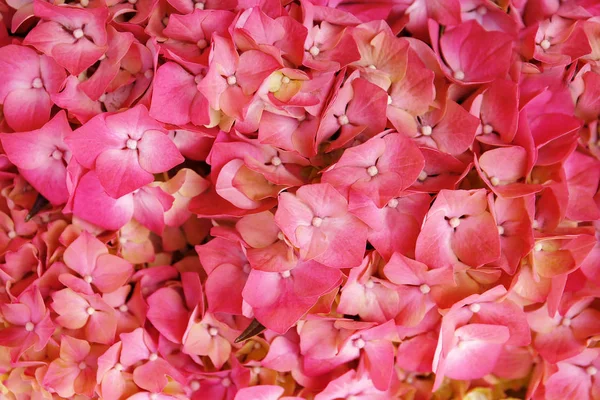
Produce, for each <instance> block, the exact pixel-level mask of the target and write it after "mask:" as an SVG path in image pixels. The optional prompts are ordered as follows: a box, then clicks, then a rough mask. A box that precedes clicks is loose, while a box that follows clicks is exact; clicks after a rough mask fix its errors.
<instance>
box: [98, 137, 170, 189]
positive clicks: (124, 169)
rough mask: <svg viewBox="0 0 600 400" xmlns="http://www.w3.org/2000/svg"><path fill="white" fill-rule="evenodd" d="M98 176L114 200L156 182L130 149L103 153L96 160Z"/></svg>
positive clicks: (135, 153)
mask: <svg viewBox="0 0 600 400" xmlns="http://www.w3.org/2000/svg"><path fill="white" fill-rule="evenodd" d="M167 140H168V139H167ZM171 144H172V145H173V146H175V145H174V144H173V143H172V142H171ZM96 174H97V176H98V179H99V180H100V183H101V184H102V187H104V189H105V190H106V193H108V194H109V195H110V196H112V197H114V198H119V197H121V196H123V195H126V194H128V193H131V192H133V191H134V190H136V189H139V188H141V187H142V186H145V185H147V184H149V183H150V182H152V181H153V180H154V176H153V175H152V174H151V173H150V172H148V171H146V170H145V169H143V168H142V167H141V166H140V162H139V160H138V154H137V152H136V151H135V150H130V149H125V150H116V149H115V150H107V151H105V152H103V153H101V154H100V155H99V156H98V159H97V160H96Z"/></svg>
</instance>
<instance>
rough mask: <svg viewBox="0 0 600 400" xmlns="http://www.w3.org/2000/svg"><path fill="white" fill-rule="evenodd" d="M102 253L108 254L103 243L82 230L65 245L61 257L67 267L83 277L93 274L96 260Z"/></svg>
mask: <svg viewBox="0 0 600 400" xmlns="http://www.w3.org/2000/svg"><path fill="white" fill-rule="evenodd" d="M102 254H108V249H107V248H106V246H105V245H104V243H102V242H101V241H100V240H98V239H96V237H94V236H92V235H91V234H89V233H88V232H86V231H84V232H83V233H82V234H81V235H80V236H79V237H78V238H77V239H75V241H73V242H72V243H71V244H70V245H69V247H67V249H66V250H65V253H64V255H63V259H64V262H65V264H66V265H67V267H69V268H71V269H72V270H73V271H75V272H77V273H78V274H79V275H81V276H82V277H84V276H86V275H92V274H93V271H94V269H95V268H96V260H97V259H98V257H99V256H101V255H102Z"/></svg>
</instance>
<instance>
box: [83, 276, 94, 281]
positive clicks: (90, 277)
mask: <svg viewBox="0 0 600 400" xmlns="http://www.w3.org/2000/svg"><path fill="white" fill-rule="evenodd" d="M83 280H84V281H85V282H86V283H92V276H91V275H86V276H84V277H83Z"/></svg>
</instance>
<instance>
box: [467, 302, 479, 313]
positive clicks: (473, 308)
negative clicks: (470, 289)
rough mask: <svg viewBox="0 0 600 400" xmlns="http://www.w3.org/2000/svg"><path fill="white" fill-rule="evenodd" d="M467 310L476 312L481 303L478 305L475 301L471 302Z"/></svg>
mask: <svg viewBox="0 0 600 400" xmlns="http://www.w3.org/2000/svg"><path fill="white" fill-rule="evenodd" d="M469 310H471V312H473V313H475V314H477V313H478V312H479V311H480V310H481V305H479V304H477V303H473V304H471V305H470V306H469Z"/></svg>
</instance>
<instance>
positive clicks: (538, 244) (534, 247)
mask: <svg viewBox="0 0 600 400" xmlns="http://www.w3.org/2000/svg"><path fill="white" fill-rule="evenodd" d="M543 248H544V246H543V245H542V244H541V243H539V242H538V243H536V244H535V246H533V250H535V251H542V249H543Z"/></svg>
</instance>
